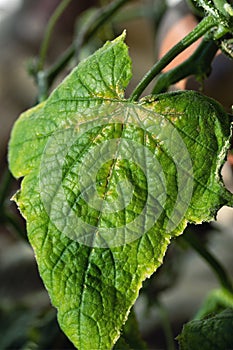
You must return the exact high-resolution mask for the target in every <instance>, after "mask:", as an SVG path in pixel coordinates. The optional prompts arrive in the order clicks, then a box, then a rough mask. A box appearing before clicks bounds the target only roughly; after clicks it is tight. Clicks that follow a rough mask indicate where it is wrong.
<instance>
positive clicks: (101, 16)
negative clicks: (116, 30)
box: [46, 0, 129, 86]
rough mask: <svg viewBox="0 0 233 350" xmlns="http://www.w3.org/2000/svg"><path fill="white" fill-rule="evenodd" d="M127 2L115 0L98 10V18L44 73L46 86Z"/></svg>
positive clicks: (125, 0)
mask: <svg viewBox="0 0 233 350" xmlns="http://www.w3.org/2000/svg"><path fill="white" fill-rule="evenodd" d="M128 1H129V0H117V1H114V2H112V3H110V4H109V5H107V6H106V7H105V8H102V9H100V11H99V12H98V17H97V20H96V22H95V23H94V25H93V24H92V23H91V25H90V24H89V23H88V26H86V27H85V30H83V31H82V33H81V35H80V37H79V38H78V39H77V40H76V42H74V43H72V45H71V46H70V47H69V48H68V49H67V50H66V51H65V52H64V54H63V55H62V56H61V57H59V58H58V60H57V61H56V62H55V63H54V65H53V66H52V67H51V68H50V69H48V71H47V72H46V76H47V79H48V86H50V85H51V84H52V82H53V80H54V79H55V77H56V76H57V75H58V74H59V72H60V71H61V70H62V69H63V68H64V67H65V66H66V65H67V63H68V62H69V61H70V59H71V58H72V57H73V56H74V54H75V52H77V50H78V49H80V47H81V46H82V45H83V43H86V42H88V41H89V40H90V39H91V38H92V37H93V36H94V34H96V31H97V30H98V29H99V28H100V27H101V26H102V25H103V24H104V23H105V22H106V21H107V20H108V19H109V18H110V17H111V16H113V15H114V14H115V13H116V12H117V11H118V10H119V9H120V7H121V6H122V5H124V4H125V3H127V2H128ZM77 42H78V44H77Z"/></svg>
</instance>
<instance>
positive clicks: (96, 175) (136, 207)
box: [9, 34, 232, 350]
mask: <svg viewBox="0 0 233 350" xmlns="http://www.w3.org/2000/svg"><path fill="white" fill-rule="evenodd" d="M130 78H131V61H130V58H129V56H128V51H127V46H126V45H125V44H124V34H123V35H122V36H120V37H119V38H117V39H116V40H114V41H113V42H108V43H106V44H105V45H104V46H103V48H101V49H100V50H98V51H97V52H96V53H94V54H93V55H92V56H90V57H89V58H88V59H86V60H85V61H83V62H81V63H80V64H79V66H78V67H77V68H76V69H74V71H73V72H71V74H70V75H69V76H68V77H67V78H66V79H65V80H64V81H63V82H62V83H61V85H60V86H59V87H58V88H57V89H56V90H55V91H54V92H53V93H52V94H51V96H50V97H49V98H48V100H47V101H45V102H44V103H42V104H40V105H38V106H37V107H35V108H32V109H31V110H29V111H27V112H26V113H24V114H22V116H21V117H20V118H19V120H18V121H17V122H16V124H15V126H14V128H13V131H12V135H11V141H10V147H9V164H10V169H11V171H12V173H13V174H14V176H15V177H22V176H23V177H24V179H23V181H22V184H21V190H20V191H19V192H18V193H17V194H16V195H15V200H16V202H17V204H18V206H19V208H20V210H21V213H22V215H23V216H24V217H25V218H26V220H27V231H28V236H29V240H30V242H31V244H32V246H33V248H34V251H35V255H36V259H37V262H38V266H39V271H40V274H41V277H42V279H43V281H44V283H45V286H46V288H47V289H48V292H49V294H50V297H51V301H52V304H53V305H54V306H55V307H56V308H57V309H58V321H59V324H60V326H61V328H62V329H63V331H64V332H65V333H66V335H67V336H68V337H69V338H70V339H71V341H72V342H73V343H74V344H75V346H76V347H78V348H79V349H82V350H83V349H84V350H85V349H88V350H89V349H111V348H112V346H113V345H114V344H115V343H116V341H117V339H118V338H119V336H120V332H121V329H122V326H123V324H124V323H125V322H126V319H127V317H128V314H129V311H130V308H131V307H132V305H133V304H134V302H135V300H136V298H137V296H138V293H139V290H140V288H141V286H142V282H143V281H144V280H145V279H146V278H147V277H149V276H150V275H151V274H152V273H153V272H154V271H155V270H156V269H157V267H158V266H160V265H161V264H162V260H163V256H164V254H165V252H166V249H167V246H168V244H169V242H170V239H171V238H172V237H173V236H176V235H179V234H181V233H182V232H183V230H184V228H185V227H186V225H187V223H188V222H195V223H196V222H201V221H203V220H206V221H208V220H212V219H213V218H214V217H215V215H216V212H217V210H218V209H219V208H220V207H221V206H222V205H225V204H229V203H230V202H231V203H232V195H231V194H230V193H228V192H227V190H226V189H225V188H224V187H223V185H222V183H221V179H220V169H221V166H222V164H223V161H224V158H225V155H226V151H227V148H228V147H229V138H230V120H229V118H228V116H227V115H226V114H225V112H224V111H223V110H222V108H221V107H220V106H219V105H218V104H217V103H216V102H214V101H213V100H210V99H208V98H206V97H204V96H202V95H200V94H198V93H195V92H182V93H181V92H180V93H172V94H164V95H159V96H157V97H153V98H150V97H148V98H146V99H143V100H141V101H140V102H139V103H132V102H130V101H129V100H125V99H124V89H125V88H126V87H127V85H128V83H129V80H130Z"/></svg>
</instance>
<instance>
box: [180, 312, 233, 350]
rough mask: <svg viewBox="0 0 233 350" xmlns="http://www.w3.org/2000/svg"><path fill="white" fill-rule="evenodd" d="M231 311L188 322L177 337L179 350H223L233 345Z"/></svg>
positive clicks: (232, 315) (232, 314) (232, 317)
mask: <svg viewBox="0 0 233 350" xmlns="http://www.w3.org/2000/svg"><path fill="white" fill-rule="evenodd" d="M232 330H233V309H226V310H224V311H222V312H220V313H219V314H217V315H214V316H213V315H212V316H209V317H208V318H206V319H203V320H194V321H191V322H188V323H187V324H186V325H185V326H184V327H183V330H182V333H181V335H179V337H178V340H179V345H180V350H199V349H202V350H212V349H216V350H223V349H231V348H232V345H233V332H232Z"/></svg>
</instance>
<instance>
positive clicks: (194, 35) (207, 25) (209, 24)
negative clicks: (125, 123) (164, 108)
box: [130, 16, 217, 101]
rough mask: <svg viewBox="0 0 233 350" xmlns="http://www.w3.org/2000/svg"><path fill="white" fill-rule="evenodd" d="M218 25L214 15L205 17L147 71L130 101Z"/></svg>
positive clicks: (137, 96)
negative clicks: (181, 54)
mask: <svg viewBox="0 0 233 350" xmlns="http://www.w3.org/2000/svg"><path fill="white" fill-rule="evenodd" d="M215 26H217V22H216V19H215V18H214V17H212V16H208V17H205V18H203V20H202V21H201V22H200V23H199V24H198V25H197V26H196V27H195V28H194V29H193V30H192V32H190V33H189V34H188V35H186V36H185V37H184V38H183V39H182V40H181V41H180V42H179V43H178V44H176V45H175V46H173V47H172V48H171V49H170V50H169V51H168V52H167V53H166V54H165V55H164V56H163V57H162V58H161V59H160V60H159V61H158V62H156V63H155V65H154V66H153V67H152V68H151V69H150V70H149V71H148V72H147V73H146V75H145V76H144V77H143V79H142V80H141V81H140V83H139V84H138V85H137V86H136V88H135V90H134V91H133V92H132V94H131V97H130V101H137V100H138V99H139V97H140V96H141V94H142V92H143V91H144V90H145V88H146V87H147V86H148V85H149V83H150V82H151V81H152V80H153V79H154V77H155V76H156V75H158V74H159V73H160V72H161V71H162V70H163V69H164V68H165V67H166V66H167V65H168V64H169V63H170V62H171V61H172V60H173V59H174V58H175V57H176V56H178V55H179V54H180V53H181V52H182V51H184V50H185V49H186V48H187V47H189V46H190V45H191V44H193V43H194V42H195V41H196V40H198V39H199V38H200V37H202V36H203V35H204V34H206V33H207V32H208V30H209V29H211V28H213V27H215Z"/></svg>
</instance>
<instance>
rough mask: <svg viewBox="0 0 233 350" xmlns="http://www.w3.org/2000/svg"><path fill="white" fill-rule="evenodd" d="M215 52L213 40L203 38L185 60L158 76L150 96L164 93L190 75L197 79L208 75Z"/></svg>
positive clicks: (216, 47) (215, 46) (216, 48)
mask: <svg viewBox="0 0 233 350" xmlns="http://www.w3.org/2000/svg"><path fill="white" fill-rule="evenodd" d="M217 50H218V46H217V45H216V43H215V42H214V41H213V40H207V39H206V38H204V39H203V40H202V42H201V44H200V45H199V46H198V48H197V49H196V51H195V52H194V53H193V54H192V55H191V56H190V57H189V58H188V59H187V60H185V61H184V62H182V63H181V64H180V65H179V66H177V67H175V68H173V69H171V70H170V71H168V72H166V73H162V74H160V75H159V77H158V79H157V82H156V84H155V86H154V88H153V90H152V94H158V93H161V92H164V91H166V90H167V89H168V87H169V86H170V85H172V84H175V83H177V82H178V81H180V80H182V79H184V78H186V77H188V76H190V75H197V76H199V77H201V76H204V75H208V74H209V73H210V70H211V62H212V60H213V58H214V57H215V54H216V52H217Z"/></svg>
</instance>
